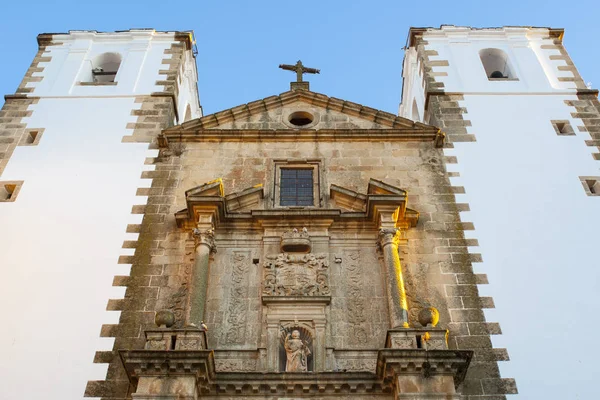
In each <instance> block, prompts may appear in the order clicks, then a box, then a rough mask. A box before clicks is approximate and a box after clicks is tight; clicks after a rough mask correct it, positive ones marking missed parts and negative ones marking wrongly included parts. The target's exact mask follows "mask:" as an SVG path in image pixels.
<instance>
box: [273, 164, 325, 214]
mask: <svg viewBox="0 0 600 400" xmlns="http://www.w3.org/2000/svg"><path fill="white" fill-rule="evenodd" d="M318 167H319V161H318V160H309V161H304V160H303V161H287V160H277V161H275V188H274V193H273V194H274V196H273V206H275V207H314V206H316V205H317V204H316V203H320V201H319V200H320V195H319V168H318Z"/></svg>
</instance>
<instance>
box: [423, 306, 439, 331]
mask: <svg viewBox="0 0 600 400" xmlns="http://www.w3.org/2000/svg"><path fill="white" fill-rule="evenodd" d="M418 319H419V323H420V324H421V325H422V326H423V327H427V326H428V325H431V326H432V327H434V328H435V326H436V325H437V324H438V322H440V312H439V311H438V310H437V309H436V308H435V307H428V308H424V309H422V310H421V311H420V312H419V316H418Z"/></svg>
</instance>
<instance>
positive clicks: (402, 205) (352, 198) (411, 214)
mask: <svg viewBox="0 0 600 400" xmlns="http://www.w3.org/2000/svg"><path fill="white" fill-rule="evenodd" d="M407 197H408V193H407V192H406V190H403V189H400V188H398V187H396V186H392V185H389V184H387V183H385V182H382V181H379V180H377V179H370V180H369V185H368V186H367V193H366V194H363V193H359V192H356V191H354V190H350V189H346V188H343V187H341V186H338V185H331V189H330V198H331V200H332V202H333V203H334V204H333V206H334V207H337V208H340V209H341V210H342V216H344V214H345V213H357V212H358V213H365V214H366V217H367V219H371V220H374V221H378V220H379V217H378V214H379V213H380V212H381V210H382V209H390V208H392V209H395V210H396V212H395V213H396V216H395V218H396V221H398V222H404V223H406V224H408V226H413V227H414V226H416V225H417V222H418V220H419V213H418V212H417V211H415V210H412V209H410V208H407V207H406V203H407Z"/></svg>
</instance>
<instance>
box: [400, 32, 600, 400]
mask: <svg viewBox="0 0 600 400" xmlns="http://www.w3.org/2000/svg"><path fill="white" fill-rule="evenodd" d="M561 40H562V31H561V30H551V29H542V28H523V27H511V28H508V27H507V28H498V29H481V30H477V29H471V28H465V27H454V26H443V27H441V28H440V29H426V30H425V29H413V30H411V46H410V48H409V49H408V50H407V52H406V57H405V61H404V91H403V94H404V96H403V99H402V105H401V107H400V114H401V116H404V117H408V118H411V115H412V114H411V107H412V104H413V102H416V103H417V104H418V105H419V106H420V107H421V104H425V103H426V104H427V105H428V108H427V109H426V110H425V111H424V112H422V114H421V115H425V122H430V123H432V124H436V125H438V126H440V128H441V129H442V130H443V131H445V132H446V133H447V135H448V138H449V141H450V142H451V145H450V146H449V148H447V149H446V150H445V153H446V156H447V161H448V162H449V165H448V169H449V170H450V171H456V172H459V174H460V176H458V177H456V178H454V180H453V184H454V185H457V186H464V188H465V190H466V195H458V196H457V198H458V199H459V201H461V200H462V201H463V202H465V203H466V202H468V204H469V205H470V209H471V211H470V212H466V213H463V214H462V219H463V221H468V222H473V223H474V225H475V228H476V231H475V232H474V233H473V235H472V237H474V238H477V239H478V240H479V244H480V246H481V247H480V248H479V249H478V251H477V252H481V253H482V255H483V260H484V261H483V263H482V264H477V265H475V269H476V270H480V271H482V272H487V274H488V277H489V280H490V283H491V285H490V286H489V287H481V286H480V291H481V293H482V294H484V295H490V296H493V298H494V299H495V303H496V306H497V307H498V308H497V310H494V311H489V312H487V317H488V319H489V320H492V321H501V322H502V327H503V331H504V335H505V336H504V337H501V338H498V339H497V340H495V344H497V345H501V347H508V350H509V353H510V355H511V359H512V361H511V362H510V363H508V364H505V365H503V372H504V373H503V375H506V376H514V377H516V378H517V383H518V384H519V391H520V393H521V394H522V395H523V398H527V399H529V398H545V399H546V398H547V399H562V398H582V399H584V398H593V397H595V396H596V393H595V391H594V392H592V390H593V389H592V387H593V385H589V384H584V382H593V380H594V379H595V375H594V374H595V372H594V371H595V370H596V369H597V368H596V359H597V358H598V357H599V356H600V350H599V349H598V347H597V346H593V345H592V346H588V345H586V344H585V342H587V340H588V339H586V337H587V335H588V334H589V333H592V332H595V331H596V330H597V328H598V327H599V325H598V323H597V322H596V319H595V317H594V315H595V305H597V304H598V302H599V301H600V297H599V296H600V295H599V294H598V293H599V290H598V282H599V281H600V271H599V270H598V257H597V254H596V248H597V246H598V234H597V228H598V226H600V197H598V196H597V194H598V193H594V189H590V188H589V185H588V186H586V182H585V178H583V177H587V178H588V179H587V180H588V182H590V183H591V182H593V181H594V180H600V178H599V177H598V176H599V175H600V174H599V172H598V167H599V166H600V165H599V164H598V162H597V161H596V160H597V159H598V153H597V147H596V146H597V145H598V144H599V142H598V140H597V139H598V137H597V135H596V132H595V130H596V128H594V126H595V124H596V122H600V119H597V120H596V118H600V114H599V113H598V111H599V110H600V108H599V107H597V100H596V99H595V94H594V91H591V90H589V89H587V88H586V87H585V85H584V84H583V80H582V79H581V77H580V76H579V74H578V72H577V70H576V69H575V67H574V66H573V63H572V61H571V59H570V58H569V56H568V54H567V53H566V51H565V50H564V47H563V46H562V43H561ZM483 49H500V50H502V51H503V52H504V54H506V55H507V56H508V62H509V64H510V68H511V69H512V73H513V74H514V76H513V77H512V78H500V79H488V76H487V75H486V71H485V69H484V66H483V64H482V61H481V58H480V52H481V51H482V50H483ZM415 65H416V66H417V67H415ZM596 94H597V93H596ZM594 105H596V106H594ZM421 110H423V109H422V108H421ZM582 118H583V119H582ZM552 121H562V122H561V123H560V124H564V123H566V124H565V125H564V126H563V125H561V127H562V128H563V129H564V131H565V132H563V133H562V134H559V132H557V130H556V127H555V126H554V125H553V123H552ZM569 125H570V127H571V128H572V129H569ZM579 127H580V128H579ZM587 131H590V133H588V132H587ZM590 134H591V135H592V137H590ZM592 139H596V141H595V142H594V141H592ZM594 152H596V153H595V154H594ZM454 158H456V160H455V159H454ZM456 161H457V164H454V165H452V164H450V163H453V162H456ZM582 180H583V183H582ZM597 187H599V188H600V186H597ZM459 192H460V191H459ZM598 192H600V190H598ZM473 250H475V249H473ZM583 332H587V333H586V334H584V333H583ZM582 335H583V336H582ZM592 335H593V334H592ZM592 340H593V339H592ZM567 371H568V372H567ZM565 373H566V374H568V375H569V377H568V379H567V378H565ZM578 381H579V382H581V385H577V383H576V382H578ZM481 394H483V395H485V394H487V393H485V392H484V391H483V390H482V392H481Z"/></svg>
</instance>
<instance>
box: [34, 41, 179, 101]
mask: <svg viewBox="0 0 600 400" xmlns="http://www.w3.org/2000/svg"><path fill="white" fill-rule="evenodd" d="M173 38H174V35H173V34H172V33H158V32H155V31H152V30H140V31H129V32H122V33H117V34H114V33H112V34H105V33H95V32H71V33H70V34H65V35H55V36H54V41H55V42H62V45H58V46H57V45H53V46H50V47H49V48H48V50H49V51H48V53H49V54H48V55H49V56H50V57H52V61H51V62H50V63H45V64H44V67H45V68H44V71H43V72H41V73H36V74H34V76H41V75H43V76H44V80H43V81H42V82H39V83H32V84H30V85H35V95H36V96H42V97H46V96H48V97H62V96H82V97H99V96H131V95H135V94H150V93H152V92H159V91H162V86H159V85H156V81H157V80H158V79H160V76H159V75H158V71H159V70H161V69H167V68H168V65H166V64H162V60H163V59H164V58H167V57H169V56H166V55H165V53H164V52H165V50H166V49H168V48H170V47H171V44H172V43H173ZM105 52H116V53H119V54H120V55H121V56H122V57H123V58H122V62H121V66H120V67H119V71H118V73H117V76H116V79H115V81H116V82H117V85H114V86H81V85H79V84H78V83H79V82H81V81H89V78H88V77H89V75H90V71H91V69H92V62H93V60H94V59H95V58H96V57H97V56H99V55H100V54H103V53H105Z"/></svg>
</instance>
